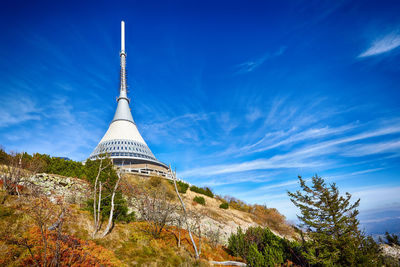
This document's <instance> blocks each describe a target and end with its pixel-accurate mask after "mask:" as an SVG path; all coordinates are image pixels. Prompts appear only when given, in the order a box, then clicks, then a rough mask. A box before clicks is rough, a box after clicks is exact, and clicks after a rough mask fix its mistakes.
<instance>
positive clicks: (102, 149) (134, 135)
mask: <svg viewBox="0 0 400 267" xmlns="http://www.w3.org/2000/svg"><path fill="white" fill-rule="evenodd" d="M119 55H120V59H121V73H120V89H119V97H118V99H117V102H118V104H117V110H116V111H115V115H114V118H113V120H112V121H111V124H110V126H109V127H108V130H107V132H106V133H105V135H104V136H103V138H102V139H101V140H100V142H99V144H98V145H97V146H96V148H95V149H94V151H93V152H92V154H90V156H89V159H90V160H95V159H97V158H99V157H101V156H102V155H104V154H108V156H109V157H110V158H111V159H112V161H113V163H114V164H115V165H123V166H124V167H126V168H128V169H130V170H132V172H134V170H138V171H137V172H139V173H140V172H141V170H143V169H146V170H147V169H152V170H154V171H157V172H164V171H166V170H168V166H167V165H166V164H164V163H162V162H160V161H158V160H157V159H156V157H155V156H154V155H153V153H152V152H151V150H150V148H149V147H148V146H147V144H146V142H145V141H144V139H143V137H142V136H141V135H140V133H139V130H138V128H137V126H136V123H135V121H134V120H133V117H132V113H131V109H130V107H129V104H130V100H129V98H128V92H127V81H126V53H125V22H124V21H121V52H120V54H119ZM135 172H136V171H135Z"/></svg>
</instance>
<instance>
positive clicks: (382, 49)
mask: <svg viewBox="0 0 400 267" xmlns="http://www.w3.org/2000/svg"><path fill="white" fill-rule="evenodd" d="M399 46H400V32H399V31H396V32H392V33H390V34H387V35H385V36H384V37H382V38H379V39H377V40H375V41H374V42H373V43H372V44H371V46H370V47H369V48H368V49H367V50H365V51H364V52H362V53H361V54H360V55H358V57H359V58H364V57H370V56H376V55H380V54H383V53H387V52H390V51H392V50H394V49H396V48H397V47H399Z"/></svg>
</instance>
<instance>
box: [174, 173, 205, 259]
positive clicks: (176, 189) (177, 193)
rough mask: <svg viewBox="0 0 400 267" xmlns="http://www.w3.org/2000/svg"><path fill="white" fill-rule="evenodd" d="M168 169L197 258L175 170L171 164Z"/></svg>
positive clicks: (196, 254)
mask: <svg viewBox="0 0 400 267" xmlns="http://www.w3.org/2000/svg"><path fill="white" fill-rule="evenodd" d="M169 171H170V173H171V175H172V178H173V180H174V187H175V192H176V195H177V196H178V198H179V201H180V202H181V205H182V210H183V216H184V221H185V223H186V230H187V231H188V232H189V236H190V240H191V241H192V245H193V249H194V253H195V257H196V259H198V258H199V252H198V251H197V246H196V243H195V242H194V239H193V236H192V231H191V229H190V226H189V222H188V213H187V211H186V207H185V203H183V200H182V197H181V195H180V194H179V191H178V187H177V185H176V171H175V172H172V170H171V166H170V167H169Z"/></svg>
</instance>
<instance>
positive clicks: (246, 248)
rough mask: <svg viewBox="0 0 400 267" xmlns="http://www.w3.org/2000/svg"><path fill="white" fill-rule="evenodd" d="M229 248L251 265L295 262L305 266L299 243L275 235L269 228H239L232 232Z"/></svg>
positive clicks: (276, 264)
mask: <svg viewBox="0 0 400 267" xmlns="http://www.w3.org/2000/svg"><path fill="white" fill-rule="evenodd" d="M228 249H229V250H230V252H231V254H232V255H233V256H239V257H242V258H244V259H246V261H247V263H248V264H249V266H281V265H282V264H283V263H285V262H289V261H291V262H293V263H296V264H299V265H301V266H304V262H305V261H304V260H303V259H302V256H301V255H300V254H301V253H300V251H299V249H298V244H297V243H296V242H290V241H288V240H286V239H283V238H280V237H278V236H276V235H274V234H273V233H272V232H271V231H270V230H269V229H268V228H261V227H249V228H248V229H247V230H246V232H243V231H242V229H241V228H238V230H237V233H236V234H231V236H230V237H229V240H228Z"/></svg>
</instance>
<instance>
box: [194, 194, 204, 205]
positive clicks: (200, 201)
mask: <svg viewBox="0 0 400 267" xmlns="http://www.w3.org/2000/svg"><path fill="white" fill-rule="evenodd" d="M193 201H194V202H196V203H199V204H200V205H203V206H204V205H205V204H206V200H205V199H204V197H198V196H195V197H194V198H193Z"/></svg>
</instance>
